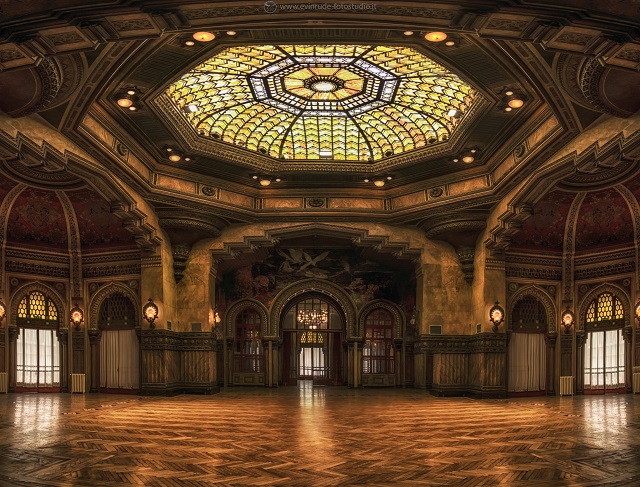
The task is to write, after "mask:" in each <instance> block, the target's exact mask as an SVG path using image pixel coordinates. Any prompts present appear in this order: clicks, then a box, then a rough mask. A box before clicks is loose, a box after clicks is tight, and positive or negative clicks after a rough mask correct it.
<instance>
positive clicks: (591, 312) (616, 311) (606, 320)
mask: <svg viewBox="0 0 640 487" xmlns="http://www.w3.org/2000/svg"><path fill="white" fill-rule="evenodd" d="M623 319H624V309H622V303H621V302H620V300H619V299H618V298H616V297H615V296H614V295H613V294H611V293H602V294H601V295H600V296H598V297H597V298H596V299H594V300H593V301H592V302H591V304H589V307H588V308H587V314H586V316H585V322H586V323H587V328H592V327H598V326H599V325H603V326H607V325H611V326H615V325H616V323H615V321H616V320H619V323H618V324H620V325H622V320H623ZM589 325H592V326H589Z"/></svg>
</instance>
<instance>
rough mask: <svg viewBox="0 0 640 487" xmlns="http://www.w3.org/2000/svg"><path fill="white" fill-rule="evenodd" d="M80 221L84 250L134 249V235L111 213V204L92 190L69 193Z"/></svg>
mask: <svg viewBox="0 0 640 487" xmlns="http://www.w3.org/2000/svg"><path fill="white" fill-rule="evenodd" d="M67 195H68V197H69V200H70V201H71V204H72V205H73V209H74V211H75V213H76V218H77V220H78V229H79V230H80V241H81V244H82V248H83V249H87V248H91V249H97V248H107V247H108V248H112V247H133V246H135V241H134V238H133V234H132V233H131V232H129V231H128V230H126V229H125V228H124V227H123V225H122V221H121V220H120V219H119V218H118V217H117V216H115V215H114V214H113V213H111V210H110V205H109V202H108V201H106V200H105V199H104V198H102V197H101V196H100V195H99V194H98V193H96V192H95V191H93V190H92V189H81V190H79V191H69V192H68V193H67Z"/></svg>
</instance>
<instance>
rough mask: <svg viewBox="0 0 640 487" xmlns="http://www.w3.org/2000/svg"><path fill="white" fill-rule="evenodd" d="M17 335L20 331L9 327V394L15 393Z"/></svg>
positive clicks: (13, 326) (15, 327) (12, 326)
mask: <svg viewBox="0 0 640 487" xmlns="http://www.w3.org/2000/svg"><path fill="white" fill-rule="evenodd" d="M18 333H20V331H19V330H18V327H17V326H15V325H10V326H9V370H8V372H9V389H8V390H9V392H16V370H17V368H16V367H17V364H16V352H17V341H18Z"/></svg>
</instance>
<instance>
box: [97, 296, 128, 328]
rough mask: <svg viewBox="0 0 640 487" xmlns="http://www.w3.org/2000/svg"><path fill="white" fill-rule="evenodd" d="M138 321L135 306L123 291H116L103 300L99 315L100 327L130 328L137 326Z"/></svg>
mask: <svg viewBox="0 0 640 487" xmlns="http://www.w3.org/2000/svg"><path fill="white" fill-rule="evenodd" d="M136 322H137V320H136V311H135V307H134V306H133V303H132V302H131V300H130V299H129V298H128V297H127V296H125V295H124V294H123V293H119V292H115V293H113V294H111V295H110V296H109V297H108V298H106V299H105V300H104V301H103V302H102V305H101V306H100V313H99V315H98V324H99V326H100V328H103V329H117V328H130V327H133V326H135V324H136Z"/></svg>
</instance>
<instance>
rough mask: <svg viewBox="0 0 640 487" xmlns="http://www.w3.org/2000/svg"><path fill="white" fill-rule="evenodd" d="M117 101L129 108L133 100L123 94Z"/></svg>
mask: <svg viewBox="0 0 640 487" xmlns="http://www.w3.org/2000/svg"><path fill="white" fill-rule="evenodd" d="M117 103H118V105H119V106H121V107H122V108H129V107H130V106H131V105H133V100H132V99H131V98H129V97H127V96H123V97H122V98H118V101H117Z"/></svg>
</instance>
